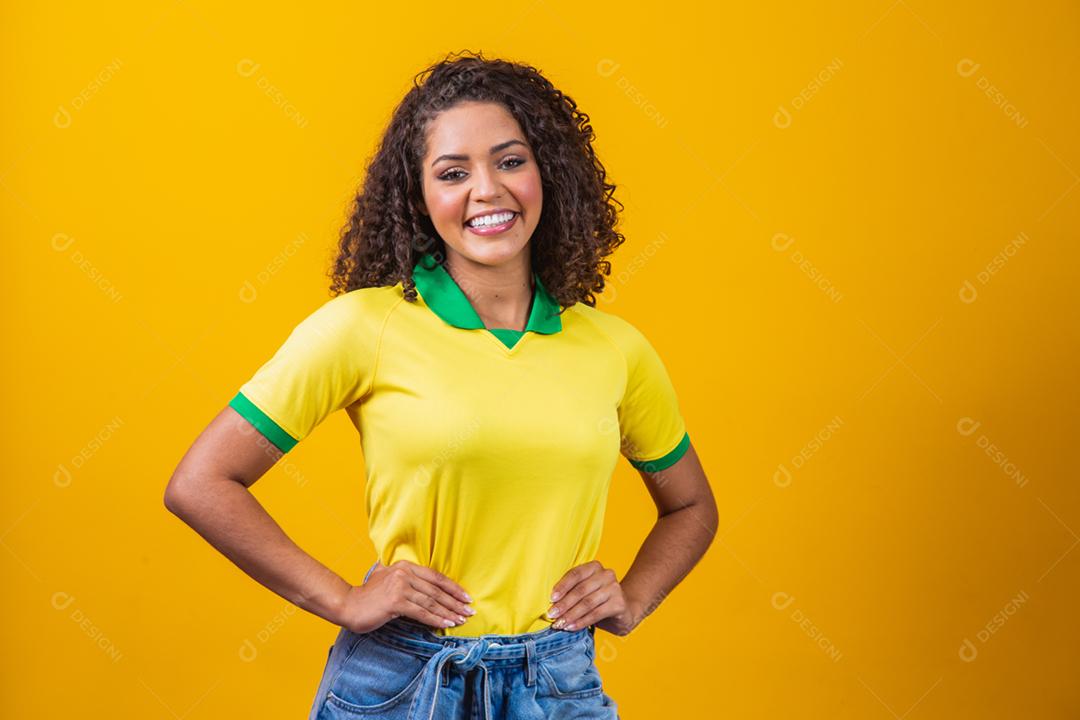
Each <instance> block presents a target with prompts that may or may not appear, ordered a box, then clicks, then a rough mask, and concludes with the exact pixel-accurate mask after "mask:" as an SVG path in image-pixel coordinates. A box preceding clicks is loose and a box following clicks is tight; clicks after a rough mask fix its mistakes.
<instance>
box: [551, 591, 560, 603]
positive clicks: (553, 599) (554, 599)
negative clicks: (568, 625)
mask: <svg viewBox="0 0 1080 720" xmlns="http://www.w3.org/2000/svg"><path fill="white" fill-rule="evenodd" d="M561 597H562V593H561V592H553V593H551V602H558V601H559V598H561Z"/></svg>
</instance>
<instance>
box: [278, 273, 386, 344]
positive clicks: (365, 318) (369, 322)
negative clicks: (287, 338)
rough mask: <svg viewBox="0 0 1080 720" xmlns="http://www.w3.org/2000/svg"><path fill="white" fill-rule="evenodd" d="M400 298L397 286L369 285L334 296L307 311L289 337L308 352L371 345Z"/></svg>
mask: <svg viewBox="0 0 1080 720" xmlns="http://www.w3.org/2000/svg"><path fill="white" fill-rule="evenodd" d="M403 301H404V296H403V295H402V293H401V286H400V285H397V286H393V287H369V288H358V289H356V290H350V291H349V292H345V293H342V294H340V295H335V296H334V297H331V298H329V299H327V300H323V301H322V302H321V303H319V304H318V305H316V306H315V308H314V309H312V310H309V311H308V313H307V314H306V315H305V316H304V317H303V318H302V319H301V320H300V322H299V323H298V324H296V326H295V327H294V328H293V331H292V336H293V337H294V339H296V340H298V341H300V342H295V343H293V345H294V346H306V348H307V349H309V350H311V351H316V350H324V351H325V350H329V349H330V348H334V347H336V348H337V349H339V350H342V351H346V350H355V349H356V346H357V344H361V345H374V344H375V343H376V342H377V340H378V337H379V335H381V333H382V328H383V326H384V325H385V320H386V318H387V317H389V315H390V313H391V312H392V311H393V309H394V308H395V307H396V306H397V304H398V303H399V302H403Z"/></svg>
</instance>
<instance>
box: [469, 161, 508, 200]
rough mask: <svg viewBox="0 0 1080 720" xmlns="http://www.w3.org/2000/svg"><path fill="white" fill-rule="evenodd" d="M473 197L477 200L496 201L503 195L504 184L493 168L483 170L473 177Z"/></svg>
mask: <svg viewBox="0 0 1080 720" xmlns="http://www.w3.org/2000/svg"><path fill="white" fill-rule="evenodd" d="M473 177H474V178H475V179H476V183H475V184H474V185H473V193H472V194H473V197H475V198H476V199H477V200H494V199H495V198H497V197H500V196H501V195H502V183H501V182H500V181H499V178H498V177H497V176H496V175H495V172H494V171H493V170H492V169H491V168H481V169H479V170H477V171H476V173H475V174H474V175H473Z"/></svg>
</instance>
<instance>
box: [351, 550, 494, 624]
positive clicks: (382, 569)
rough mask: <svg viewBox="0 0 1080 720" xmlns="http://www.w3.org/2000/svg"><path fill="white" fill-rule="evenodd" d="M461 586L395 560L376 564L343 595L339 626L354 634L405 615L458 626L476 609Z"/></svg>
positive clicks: (423, 568)
mask: <svg viewBox="0 0 1080 720" xmlns="http://www.w3.org/2000/svg"><path fill="white" fill-rule="evenodd" d="M469 602H472V599H471V598H470V597H469V594H468V593H466V592H465V589H464V588H462V587H461V586H460V585H458V584H457V583H456V582H454V581H453V580H451V579H450V578H448V577H446V576H445V575H443V574H442V573H440V572H436V571H435V570H432V569H431V568H428V567H424V566H423V565H417V564H415V563H411V562H409V561H408V560H398V561H397V562H394V563H391V564H390V565H383V564H382V563H376V566H375V568H374V569H372V571H371V574H370V575H368V579H367V582H365V583H364V584H363V585H354V586H353V587H351V588H350V589H349V591H348V593H347V595H346V596H345V604H344V608H343V610H342V616H343V617H344V618H345V619H344V622H342V625H343V626H344V627H345V628H347V629H348V630H351V631H352V632H354V633H366V632H371V631H372V630H374V629H375V628H377V627H381V626H382V625H385V624H386V623H388V622H390V621H391V620H393V619H394V618H396V617H401V616H403V615H404V616H405V617H408V618H411V619H413V620H416V621H418V622H421V623H423V624H425V625H431V626H432V627H438V628H448V627H452V626H454V625H461V624H462V623H464V622H465V620H467V619H468V617H469V616H470V615H473V614H475V613H476V611H475V610H474V609H473V608H472V607H470V606H469V605H468V604H467V603H469Z"/></svg>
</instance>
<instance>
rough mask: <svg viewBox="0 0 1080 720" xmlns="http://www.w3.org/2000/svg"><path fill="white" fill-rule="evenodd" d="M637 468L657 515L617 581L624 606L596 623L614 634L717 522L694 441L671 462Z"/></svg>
mask: <svg viewBox="0 0 1080 720" xmlns="http://www.w3.org/2000/svg"><path fill="white" fill-rule="evenodd" d="M639 473H640V475H641V477H642V480H644V482H645V486H646V487H647V488H648V490H649V494H650V495H651V496H652V499H653V502H654V503H655V504H656V510H657V519H656V524H655V525H653V529H652V530H651V531H650V532H649V534H648V536H646V538H645V541H644V542H643V543H642V545H641V549H639V550H638V553H637V555H636V556H635V557H634V562H633V563H632V564H631V566H630V569H629V570H628V571H627V572H626V575H624V576H623V578H622V580H621V581H619V584H620V585H621V587H622V590H623V594H624V595H625V597H626V611H625V612H624V613H623V614H622V615H621V616H615V617H611V618H605V619H604V620H602V621H600V622H598V623H597V625H598V626H600V627H602V628H604V629H605V630H608V631H609V632H612V633H614V634H617V635H625V634H627V633H628V632H630V631H631V630H632V629H633V628H634V627H636V626H637V625H638V624H639V623H640V622H641V621H642V620H644V619H645V617H647V616H648V615H649V614H650V613H652V611H653V610H655V609H656V608H657V607H658V606H659V605H660V603H661V602H663V600H664V598H665V597H667V595H668V593H670V592H671V591H672V590H673V589H674V588H675V586H676V585H678V584H679V583H680V582H681V581H682V579H683V578H684V577H686V576H687V575H688V574H689V573H690V570H691V569H693V567H694V565H696V564H697V562H698V560H700V559H701V557H702V556H703V555H704V554H705V551H706V550H707V549H708V547H709V545H710V544H712V541H713V538H714V537H715V536H716V529H717V525H718V524H719V516H718V512H717V508H716V500H715V499H714V498H713V494H712V489H711V488H710V487H709V481H708V479H707V478H706V477H705V471H704V470H703V469H702V467H701V462H700V460H699V459H698V456H697V452H696V451H695V450H694V446H693V444H691V445H690V447H689V448H687V451H686V453H685V454H684V455H683V456H682V457H681V458H679V461H678V462H676V463H675V464H674V465H672V466H671V467H669V468H667V469H665V470H660V471H658V472H655V473H650V472H645V471H639Z"/></svg>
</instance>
